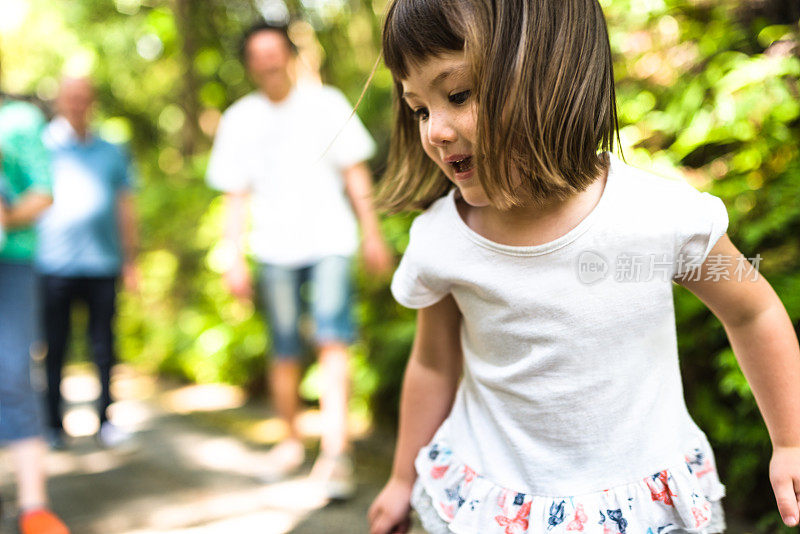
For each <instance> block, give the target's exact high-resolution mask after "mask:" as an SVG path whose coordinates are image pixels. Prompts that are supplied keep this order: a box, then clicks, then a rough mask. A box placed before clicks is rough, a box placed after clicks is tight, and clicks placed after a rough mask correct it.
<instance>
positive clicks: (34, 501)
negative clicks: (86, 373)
mask: <svg viewBox="0 0 800 534" xmlns="http://www.w3.org/2000/svg"><path fill="white" fill-rule="evenodd" d="M44 125H45V118H44V116H43V114H42V113H41V111H39V109H38V108H36V107H35V106H33V105H31V104H27V103H24V102H19V101H15V100H11V99H8V98H5V97H3V96H2V95H1V94H0V169H2V171H1V172H0V191H2V198H0V226H1V227H2V228H3V229H4V233H5V234H6V235H5V239H4V242H3V243H2V245H0V442H2V443H3V444H8V446H9V448H10V450H11V457H12V462H13V464H14V468H15V471H16V478H17V498H18V503H19V523H18V527H19V532H20V533H21V534H45V533H46V534H65V533H67V534H68V533H69V529H67V527H66V526H65V525H64V523H63V522H62V521H61V520H60V519H59V518H58V517H57V516H56V515H55V514H54V513H53V512H52V511H50V510H49V508H48V503H47V490H46V478H47V476H46V473H45V466H44V458H45V451H46V447H45V444H44V441H43V440H42V437H41V424H40V421H39V406H38V402H39V401H38V399H37V397H36V393H35V392H34V390H33V387H32V385H31V380H30V351H31V346H32V344H33V342H34V341H35V340H36V339H37V337H38V324H37V323H38V321H37V319H38V311H37V309H36V303H37V295H36V277H35V274H34V269H33V255H34V249H35V246H36V233H35V230H34V228H33V225H34V223H35V222H36V219H37V217H38V216H39V214H40V213H41V212H42V211H43V210H44V209H46V208H47V207H48V206H49V205H50V203H51V202H52V196H51V192H50V189H51V182H52V176H51V170H50V159H49V156H48V153H47V150H46V149H45V147H44V145H43V144H42V139H41V133H42V129H43V127H44Z"/></svg>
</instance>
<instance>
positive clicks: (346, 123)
mask: <svg viewBox="0 0 800 534" xmlns="http://www.w3.org/2000/svg"><path fill="white" fill-rule="evenodd" d="M326 89H327V91H328V93H329V95H328V101H329V109H328V110H327V111H329V112H330V113H329V116H330V117H331V120H332V121H333V122H332V124H331V126H332V129H331V130H332V134H333V136H334V137H333V141H332V144H331V147H330V152H329V153H330V154H331V157H332V160H333V162H334V164H335V165H336V166H337V167H338V168H340V169H345V168H347V167H350V166H352V165H355V164H356V163H360V162H362V161H366V160H368V159H369V158H371V157H372V155H373V154H374V152H375V142H374V141H373V140H372V137H371V136H370V135H369V132H368V131H367V129H366V128H365V127H364V124H363V123H362V122H361V120H360V119H359V118H358V115H357V114H355V113H354V112H353V108H352V106H351V105H350V103H349V102H348V101H347V99H346V98H345V97H344V95H343V94H342V93H341V92H339V91H338V90H337V89H334V88H333V87H328V88H326Z"/></svg>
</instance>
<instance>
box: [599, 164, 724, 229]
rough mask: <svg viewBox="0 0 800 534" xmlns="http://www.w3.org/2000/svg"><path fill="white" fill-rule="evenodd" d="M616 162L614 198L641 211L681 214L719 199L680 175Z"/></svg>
mask: <svg viewBox="0 0 800 534" xmlns="http://www.w3.org/2000/svg"><path fill="white" fill-rule="evenodd" d="M616 163H617V164H616V169H615V170H616V172H615V173H614V179H615V181H616V182H617V183H616V184H615V185H616V188H615V189H616V192H617V194H616V196H617V201H618V202H619V203H620V204H621V205H622V206H628V207H630V208H631V209H636V210H637V211H639V212H641V213H642V214H649V215H651V216H662V215H664V214H669V215H670V216H671V217H670V218H674V217H675V216H677V215H680V214H682V213H687V212H693V211H696V210H703V209H704V208H705V207H707V206H708V205H709V203H717V202H716V201H719V199H717V197H715V196H714V195H712V194H710V193H707V192H703V191H700V190H698V189H697V188H695V187H694V186H693V185H691V184H690V183H688V182H687V181H686V180H685V179H684V178H682V177H680V176H677V177H670V176H663V175H661V174H659V173H658V172H657V171H650V170H644V169H641V168H638V167H635V166H633V165H631V164H628V163H624V162H622V161H620V160H617V162H616ZM720 202H721V201H720ZM620 207H621V206H620Z"/></svg>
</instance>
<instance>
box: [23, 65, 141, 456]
mask: <svg viewBox="0 0 800 534" xmlns="http://www.w3.org/2000/svg"><path fill="white" fill-rule="evenodd" d="M94 99H95V96H94V88H93V87H92V84H91V82H90V81H89V80H88V79H86V78H65V79H64V80H62V83H61V87H60V89H59V93H58V97H57V99H56V111H57V116H56V117H55V118H54V119H53V121H52V122H51V123H50V124H49V125H48V127H47V129H46V131H45V133H44V141H45V145H46V146H47V147H48V148H49V149H50V152H51V154H52V158H53V205H52V207H50V208H49V209H48V210H47V211H46V212H45V214H44V215H43V216H42V218H41V219H40V221H39V224H38V232H39V246H38V251H37V256H36V268H37V270H38V272H39V274H40V275H41V278H40V280H41V290H42V291H41V294H42V299H43V302H42V305H43V317H44V330H45V338H46V341H47V347H48V350H47V359H46V367H47V385H48V392H47V411H48V414H47V415H48V424H49V429H48V430H49V432H48V434H49V436H48V437H49V440H50V444H51V446H52V447H54V448H63V447H64V446H65V441H64V435H65V434H64V430H63V400H62V398H61V376H62V368H63V366H64V360H65V355H66V351H67V345H68V340H69V334H70V330H71V322H70V317H71V311H72V307H73V304H74V303H76V302H78V301H83V302H85V303H86V305H87V307H88V312H89V324H88V334H89V339H90V345H91V352H92V356H93V358H94V361H95V364H96V365H97V368H98V372H99V374H100V386H101V393H100V398H99V399H98V406H97V409H98V415H99V418H100V430H99V432H98V434H97V438H98V441H99V442H100V443H101V445H104V446H109V447H111V446H114V445H118V444H120V443H121V442H122V441H125V440H126V439H127V438H128V437H129V435H128V433H127V432H126V431H124V430H123V429H121V428H120V427H118V426H115V425H114V424H113V423H111V422H110V421H109V417H108V408H109V406H110V404H111V392H110V379H111V368H112V366H113V365H114V363H115V360H116V358H115V352H114V333H113V319H114V313H115V307H116V292H117V287H116V286H117V280H118V278H119V277H120V275H121V276H122V279H123V282H124V284H125V287H126V288H127V289H129V290H134V289H136V286H137V279H138V275H137V271H136V267H135V263H134V260H135V256H136V249H137V246H138V235H137V230H136V222H135V215H134V209H133V198H132V194H131V174H130V165H129V158H128V156H127V154H126V152H125V151H124V150H123V149H122V148H120V147H119V146H116V145H114V144H111V143H109V142H107V141H105V140H103V139H102V138H100V137H99V136H98V135H97V134H96V133H94V132H92V131H91V128H90V121H91V116H92V107H93V104H94Z"/></svg>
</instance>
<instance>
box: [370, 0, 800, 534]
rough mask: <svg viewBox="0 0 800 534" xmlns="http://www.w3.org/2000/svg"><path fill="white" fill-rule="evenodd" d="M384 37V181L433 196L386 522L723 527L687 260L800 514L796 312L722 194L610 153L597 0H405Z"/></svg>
mask: <svg viewBox="0 0 800 534" xmlns="http://www.w3.org/2000/svg"><path fill="white" fill-rule="evenodd" d="M383 46H384V55H385V60H386V64H387V65H388V67H389V69H390V70H391V71H392V73H393V75H394V78H395V82H396V90H397V94H398V98H397V105H396V107H397V109H396V112H397V119H396V124H395V130H394V137H393V142H392V146H391V151H390V162H389V171H388V176H387V178H386V179H385V184H386V185H385V187H384V190H383V191H382V199H383V201H384V204H385V205H388V206H389V207H390V208H391V209H393V210H395V211H397V210H402V209H409V208H420V207H421V208H426V210H425V212H424V213H423V214H422V215H420V216H419V217H417V219H416V220H415V221H414V223H413V225H412V227H411V235H410V242H409V245H408V248H407V250H406V252H405V255H404V257H403V259H402V262H401V263H400V266H399V268H398V270H397V272H396V273H395V275H394V279H393V282H392V292H393V294H394V295H395V297H396V299H397V300H398V301H399V302H400V303H401V304H403V305H405V306H408V307H411V308H419V313H418V316H417V321H418V327H417V336H416V339H415V342H414V346H413V349H412V353H411V358H410V360H409V363H408V367H407V369H406V375H405V380H404V384H403V393H402V402H401V413H400V433H399V437H398V443H397V451H396V456H395V461H394V468H393V473H392V476H391V478H390V480H389V482H388V484H387V485H386V487H385V488H384V490H383V491H382V492H381V494H380V495H379V496H378V497H377V498H376V500H375V502H374V503H373V505H372V507H371V509H370V511H369V521H370V524H371V533H372V534H383V533H389V532H406V531H407V529H408V525H409V519H408V517H409V511H410V508H409V502H411V503H412V504H413V505H414V507H415V508H416V509H417V511H418V512H419V514H420V516H421V518H422V522H423V525H424V527H425V528H426V529H427V530H428V531H430V532H436V533H439V532H442V533H444V532H450V531H452V532H456V533H479V534H491V533H499V534H500V533H505V534H512V533H518V532H529V533H537V534H538V533H548V534H549V533H553V534H555V533H572V532H584V533H587V534H594V533H597V534H605V533H611V534H617V533H634V534H663V533H667V532H694V533H716V532H723V531H724V518H723V515H722V514H723V510H722V506H721V499H722V497H723V495H724V487H723V485H722V484H721V483H720V481H719V479H718V476H717V472H716V469H715V465H714V457H713V453H712V450H711V448H710V446H709V444H708V441H707V440H706V437H705V435H704V434H703V432H702V431H701V430H700V429H699V428H698V427H697V426H696V425H695V423H694V422H693V421H692V419H691V417H690V416H689V413H688V412H687V409H686V406H685V403H684V400H683V394H682V387H681V381H680V373H679V367H678V354H677V343H676V334H675V320H674V309H673V302H672V283H673V281H675V282H677V283H679V284H681V285H684V286H685V287H687V288H689V289H690V290H691V291H692V292H693V293H695V294H696V295H697V296H698V297H699V298H700V299H701V300H702V301H703V302H705V303H706V304H707V305H708V306H709V308H710V309H711V310H712V311H713V312H714V314H715V315H716V316H717V317H718V318H719V319H720V321H722V323H723V325H724V326H725V329H726V331H727V334H728V337H729V339H730V342H731V344H732V347H733V349H734V351H735V353H736V355H737V357H738V359H739V361H740V363H741V365H742V368H743V370H744V372H745V375H746V376H747V379H748V381H749V382H750V385H751V386H752V389H753V392H754V394H755V397H756V400H757V402H758V404H759V406H760V408H761V410H762V413H763V415H764V419H765V421H766V424H767V427H768V429H769V433H770V437H771V439H772V443H773V450H774V453H773V458H772V463H771V465H770V480H771V482H772V485H773V488H774V491H775V495H776V498H777V503H778V508H779V511H780V513H781V516H782V518H783V520H784V522H785V523H786V524H787V525H795V524H797V517H798V502H797V501H798V495H800V388H798V387H797V384H800V349H799V348H798V343H797V338H796V337H795V335H794V331H793V328H792V324H791V322H790V320H789V317H788V316H787V314H786V311H785V310H784V308H783V306H782V305H781V303H780V301H779V300H778V297H777V296H776V295H775V293H774V292H773V290H772V289H771V287H770V286H769V284H768V283H767V282H766V281H765V280H764V278H763V277H760V276H758V273H757V272H756V271H755V270H754V269H753V268H752V266H751V265H750V264H749V263H747V261H746V260H745V258H743V257H742V255H741V253H740V252H739V251H738V250H737V249H736V248H735V247H734V246H733V245H732V244H731V242H730V240H729V239H728V237H727V235H726V234H725V231H726V229H727V225H728V218H727V213H726V211H725V207H724V205H723V204H722V202H721V201H720V200H719V199H718V198H716V197H713V196H711V195H709V194H707V193H702V194H701V193H699V192H697V191H696V190H695V189H693V188H692V187H690V186H688V185H686V184H684V183H683V182H680V181H672V180H668V179H664V178H660V177H658V176H655V175H653V174H649V173H647V172H644V171H640V170H638V169H635V168H633V167H630V166H628V165H627V164H625V163H623V161H621V160H620V159H617V158H616V157H615V156H613V155H611V150H613V139H614V133H615V131H616V129H617V116H616V108H615V97H614V86H613V73H612V64H611V54H610V49H609V44H608V36H607V31H606V26H605V20H604V18H603V14H602V11H601V8H600V6H599V4H598V2H597V0H517V1H507V2H495V1H491V0H452V1H448V2H442V1H440V0H394V1H393V2H392V3H391V6H390V8H389V11H388V15H387V19H386V23H385V26H384V37H383ZM598 149H599V150H601V151H600V152H599V153H598ZM453 186H455V187H453Z"/></svg>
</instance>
